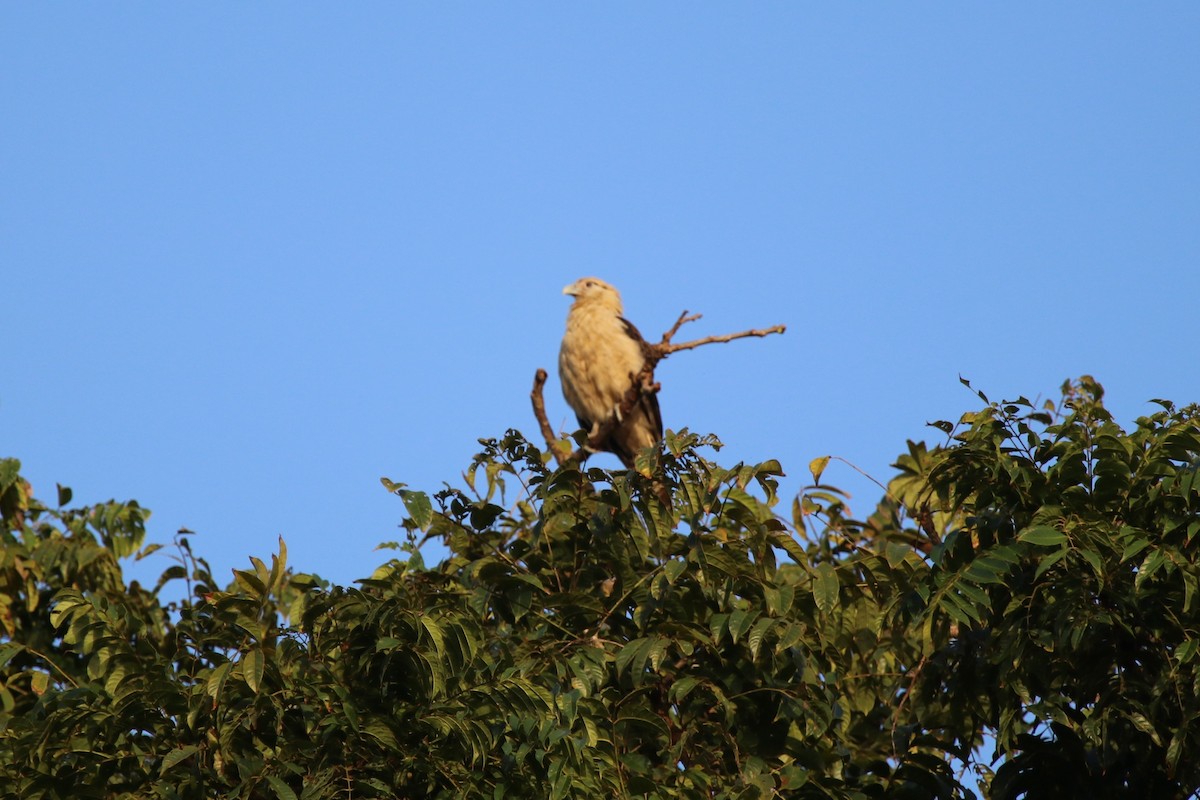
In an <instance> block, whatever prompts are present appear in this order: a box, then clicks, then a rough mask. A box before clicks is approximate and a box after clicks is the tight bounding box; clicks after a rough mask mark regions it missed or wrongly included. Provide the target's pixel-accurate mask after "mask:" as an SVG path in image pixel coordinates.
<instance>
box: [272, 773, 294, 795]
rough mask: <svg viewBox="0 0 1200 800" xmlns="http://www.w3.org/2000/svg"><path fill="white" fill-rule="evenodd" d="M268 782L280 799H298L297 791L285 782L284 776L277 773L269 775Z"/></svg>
mask: <svg viewBox="0 0 1200 800" xmlns="http://www.w3.org/2000/svg"><path fill="white" fill-rule="evenodd" d="M267 783H269V784H271V788H272V789H273V790H274V791H275V796H276V797H278V798H279V800H296V793H295V792H293V791H292V790H291V788H290V787H289V786H288V785H287V784H286V783H284V782H283V778H280V777H279V776H277V775H268V776H267Z"/></svg>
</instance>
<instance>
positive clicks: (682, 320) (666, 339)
mask: <svg viewBox="0 0 1200 800" xmlns="http://www.w3.org/2000/svg"><path fill="white" fill-rule="evenodd" d="M700 317H701V315H700V314H693V315H692V316H690V317H689V316H688V312H687V309H684V310H683V313H682V314H680V315H679V319H677V320H675V324H674V325H672V326H671V330H669V331H667V332H666V333H664V334H663V337H662V341H661V342H659V345H660V346H666V345H669V344H670V343H671V339H672V338H673V337H674V336H675V334H676V333H678V332H679V329H680V328H682V327H683V326H684V325H686V324H687V323H689V322H695V321H696V320H698V319H700Z"/></svg>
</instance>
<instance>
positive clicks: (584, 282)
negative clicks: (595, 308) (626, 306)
mask: <svg viewBox="0 0 1200 800" xmlns="http://www.w3.org/2000/svg"><path fill="white" fill-rule="evenodd" d="M563 294H568V295H570V296H571V297H574V298H575V305H590V304H593V303H595V304H596V305H600V306H604V307H606V308H610V309H612V310H613V311H614V312H615V313H617V314H620V313H621V294H620V292H618V291H617V290H616V289H614V288H613V286H612V284H609V283H605V282H604V281H602V280H600V279H599V278H580V279H579V280H577V281H575V282H574V283H572V284H571V285H570V286H566V287H564V288H563Z"/></svg>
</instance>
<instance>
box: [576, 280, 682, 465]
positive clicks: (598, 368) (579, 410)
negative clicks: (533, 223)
mask: <svg viewBox="0 0 1200 800" xmlns="http://www.w3.org/2000/svg"><path fill="white" fill-rule="evenodd" d="M563 294H566V295H571V296H572V297H574V298H575V302H574V303H572V304H571V310H570V312H569V313H568V314H567V332H566V333H565V334H564V335H563V340H562V348H561V349H560V350H559V352H558V377H559V380H560V381H561V382H562V390H563V397H565V398H566V400H567V405H569V406H570V407H571V410H572V411H574V412H575V416H576V418H577V419H578V420H579V425H580V427H582V428H583V429H584V430H585V431H587V432H588V435H589V436H591V435H593V434H594V433H596V432H597V431H598V430H599V428H600V427H601V426H602V425H604V424H605V423H606V422H608V421H609V420H611V419H612V418H613V417H614V416H617V415H618V414H619V409H620V405H621V400H622V399H623V398H624V397H625V395H626V393H627V392H628V391H629V389H630V387H631V386H633V381H634V378H635V376H637V374H638V373H639V372H640V371H641V369H642V367H643V366H644V365H645V363H646V356H645V353H644V352H643V350H642V347H643V345H644V342H643V340H642V335H641V334H640V333H638V329H637V328H635V327H634V326H633V324H632V323H631V322H629V320H627V319H625V318H624V317H622V316H621V295H620V294H618V292H617V290H616V289H614V288H613V287H612V286H610V285H609V284H607V283H605V282H604V281H602V280H600V279H599V278H580V279H579V280H577V281H575V282H574V283H572V284H571V285H570V286H568V287H566V288H565V289H563ZM661 438H662V416H661V415H660V414H659V410H658V396H657V395H656V394H654V393H653V392H650V393H643V394H641V396H640V397H639V398H638V401H637V403H636V404H635V405H634V407H633V409H632V410H631V411H630V412H629V413H628V414H626V415H625V416H624V418H622V419H620V420H619V421H618V422H617V424H616V425H615V426H614V427H613V428H612V432H611V433H610V434H609V435H608V436H607V437H606V438H605V440H604V441H603V442H600V443H598V446H599V449H601V450H606V451H608V452H610V453H615V454H616V455H617V457H618V458H620V459H621V462H622V463H623V464H624V465H625V466H626V467H632V466H633V458H634V456H635V455H637V453H638V451H639V450H642V449H643V448H646V447H652V446H653V445H655V444H657V443H658V440H659V439H661Z"/></svg>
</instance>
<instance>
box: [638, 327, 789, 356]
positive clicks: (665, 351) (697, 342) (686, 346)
mask: <svg viewBox="0 0 1200 800" xmlns="http://www.w3.org/2000/svg"><path fill="white" fill-rule="evenodd" d="M786 330H787V326H786V325H775V326H774V327H771V328H761V329H754V330H748V331H741V332H740V333H727V334H725V335H724V336H705V337H704V338H703V339H693V340H692V341H690V342H681V343H680V344H659V345H654V347H656V348H658V349H660V350H661V351H662V355H661V356H660V358H666V357H667V356H669V355H670V354H671V353H678V352H679V351H680V350H691V349H692V348H695V347H699V346H701V345H704V344H720V343H723V342H732V341H733V340H734V339H745V338H747V337H749V336H760V337H761V336H770V335H771V334H772V333H783V332H784V331H786Z"/></svg>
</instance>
